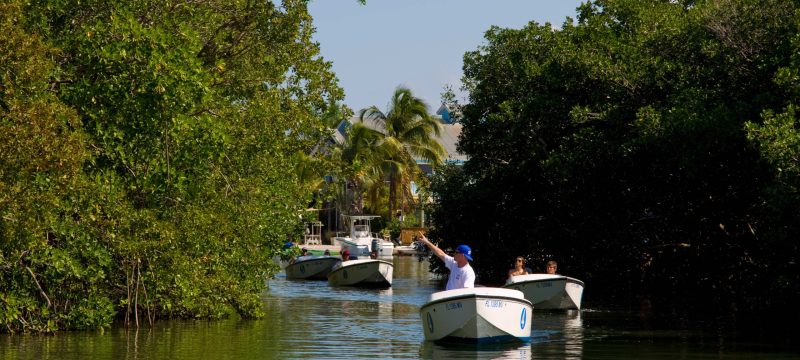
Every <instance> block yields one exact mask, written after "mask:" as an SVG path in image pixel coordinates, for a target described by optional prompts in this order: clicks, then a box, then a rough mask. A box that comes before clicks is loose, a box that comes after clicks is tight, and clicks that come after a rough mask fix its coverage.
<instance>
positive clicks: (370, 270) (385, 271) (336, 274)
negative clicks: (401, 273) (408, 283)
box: [328, 259, 394, 288]
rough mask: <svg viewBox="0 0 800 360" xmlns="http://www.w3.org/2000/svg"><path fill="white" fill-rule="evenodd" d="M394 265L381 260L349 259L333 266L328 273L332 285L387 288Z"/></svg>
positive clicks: (390, 284)
mask: <svg viewBox="0 0 800 360" xmlns="http://www.w3.org/2000/svg"><path fill="white" fill-rule="evenodd" d="M393 273H394V266H393V265H392V263H390V262H388V261H383V260H375V259H362V260H349V261H344V262H342V263H340V264H339V265H337V266H335V267H334V268H333V269H332V270H331V272H330V274H328V283H329V284H330V285H332V286H361V287H378V288H387V287H391V286H392V275H393Z"/></svg>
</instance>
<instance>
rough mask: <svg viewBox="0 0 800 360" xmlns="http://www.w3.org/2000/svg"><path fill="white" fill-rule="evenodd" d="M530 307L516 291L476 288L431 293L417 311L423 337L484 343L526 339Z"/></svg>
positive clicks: (531, 307)
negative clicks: (420, 320)
mask: <svg viewBox="0 0 800 360" xmlns="http://www.w3.org/2000/svg"><path fill="white" fill-rule="evenodd" d="M532 310H533V306H532V305H531V302H530V301H528V300H526V299H525V296H524V295H523V294H522V292H520V291H517V290H511V289H503V288H492V287H479V288H466V289H455V290H446V291H440V292H436V293H433V294H431V296H430V299H429V301H428V302H427V303H426V304H425V305H422V308H420V311H419V314H420V318H421V319H422V328H423V332H424V333H425V340H430V341H437V342H458V343H472V344H486V343H508V342H529V341H530V340H531V318H532Z"/></svg>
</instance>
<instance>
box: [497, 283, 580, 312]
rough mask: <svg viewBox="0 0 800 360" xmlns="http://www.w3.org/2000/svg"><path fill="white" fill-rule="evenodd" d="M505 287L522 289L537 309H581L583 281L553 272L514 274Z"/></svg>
mask: <svg viewBox="0 0 800 360" xmlns="http://www.w3.org/2000/svg"><path fill="white" fill-rule="evenodd" d="M503 287H504V288H508V289H514V290H519V291H522V293H524V294H525V298H526V299H528V300H530V302H531V303H533V307H534V308H535V309H537V310H580V309H581V298H582V297H583V281H580V280H578V279H573V278H571V277H567V276H562V275H551V274H528V275H518V276H512V277H511V279H509V280H508V281H507V282H506V284H505V285H504V286H503Z"/></svg>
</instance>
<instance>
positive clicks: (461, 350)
mask: <svg viewBox="0 0 800 360" xmlns="http://www.w3.org/2000/svg"><path fill="white" fill-rule="evenodd" d="M531 355H532V353H531V344H524V345H521V344H508V345H491V346H487V345H482V346H470V345H460V346H459V345H440V344H435V343H433V342H430V341H426V342H423V343H422V345H421V346H420V348H419V357H420V359H516V360H521V359H526V360H527V359H531Z"/></svg>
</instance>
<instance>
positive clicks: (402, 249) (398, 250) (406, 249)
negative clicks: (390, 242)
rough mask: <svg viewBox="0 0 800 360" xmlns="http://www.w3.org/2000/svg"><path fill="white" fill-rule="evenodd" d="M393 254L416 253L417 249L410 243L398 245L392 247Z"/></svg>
mask: <svg viewBox="0 0 800 360" xmlns="http://www.w3.org/2000/svg"><path fill="white" fill-rule="evenodd" d="M394 253H395V255H417V254H419V250H417V248H415V247H414V246H411V245H400V246H395V247H394Z"/></svg>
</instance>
